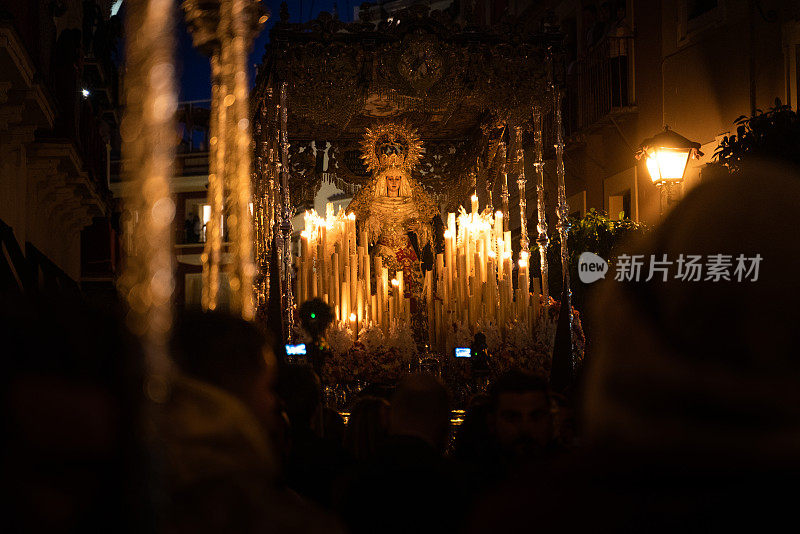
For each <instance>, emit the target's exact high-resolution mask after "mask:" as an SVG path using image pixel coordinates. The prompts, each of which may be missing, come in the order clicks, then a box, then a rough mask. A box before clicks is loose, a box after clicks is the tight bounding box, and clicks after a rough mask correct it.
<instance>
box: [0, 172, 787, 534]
mask: <svg viewBox="0 0 800 534" xmlns="http://www.w3.org/2000/svg"><path fill="white" fill-rule="evenodd" d="M765 169H766V168H765V167H761V168H760V169H758V170H754V169H749V170H747V169H745V170H743V171H742V172H741V173H739V174H738V175H733V176H730V177H726V178H725V179H724V180H715V181H711V182H708V183H704V184H701V185H699V186H698V187H696V188H695V189H694V190H693V191H691V192H690V193H689V194H688V195H687V197H686V198H685V199H684V200H683V201H682V202H681V203H680V204H678V205H677V206H676V207H675V208H674V209H673V210H672V212H671V213H670V214H669V215H668V216H667V217H666V218H665V220H664V221H663V222H662V224H661V225H659V227H658V228H656V229H655V230H654V231H653V232H652V233H651V234H649V235H648V236H646V237H645V238H644V239H643V240H642V241H641V242H639V243H635V244H633V245H632V246H633V247H634V250H637V251H638V253H641V254H644V255H651V254H652V255H658V256H660V255H662V254H666V255H668V256H677V255H679V254H682V253H683V254H686V253H692V254H732V255H733V254H739V253H744V254H750V255H753V254H760V256H761V257H762V258H763V260H762V265H761V271H760V276H759V278H758V280H756V281H751V282H746V283H745V282H737V281H736V280H728V281H725V280H722V281H720V282H713V281H699V282H696V283H687V282H682V281H677V280H669V281H667V282H662V281H660V280H659V279H653V280H650V281H642V282H617V281H615V280H613V279H610V277H609V280H606V281H604V282H602V284H603V287H602V288H601V290H600V297H599V298H598V300H597V301H596V302H595V303H594V304H595V305H594V309H593V310H590V313H592V317H593V320H594V322H595V323H594V324H596V327H595V328H594V329H593V331H594V332H596V339H593V340H590V343H591V346H590V350H589V352H588V356H587V364H586V368H585V369H584V372H583V373H582V375H581V381H580V383H578V384H575V386H574V387H573V388H571V389H570V390H569V394H568V395H566V396H564V395H560V394H557V393H555V392H553V391H552V390H551V388H550V385H549V384H548V380H547V377H543V376H536V375H532V374H530V373H527V372H524V371H521V370H511V371H508V372H506V373H505V374H502V375H500V376H496V377H492V378H491V383H490V385H489V387H488V389H487V390H486V391H485V392H480V393H478V394H476V395H474V396H473V397H472V398H471V399H470V401H469V404H468V405H467V406H464V407H461V408H465V409H466V413H465V416H464V418H463V422H462V423H461V425H460V426H458V427H457V428H456V429H454V428H453V425H452V423H451V419H452V412H451V410H452V409H453V408H456V407H455V406H452V404H451V395H450V393H449V392H448V390H447V388H446V387H445V386H444V385H443V383H442V382H441V381H440V380H439V379H438V378H437V377H435V376H433V375H430V374H425V373H416V374H410V375H408V376H406V377H405V378H403V379H402V380H401V381H400V382H399V383H398V384H396V385H395V387H393V388H389V389H386V390H380V392H379V391H378V390H373V391H369V392H365V393H364V394H363V395H362V396H361V397H360V398H358V399H356V400H355V401H354V403H353V405H352V408H351V411H350V413H349V418H348V420H347V421H346V422H345V420H344V419H343V417H342V415H340V414H339V413H337V412H336V411H335V410H332V409H330V408H328V407H326V406H325V403H324V402H323V394H322V391H323V388H322V385H321V383H320V378H319V376H318V375H317V373H316V372H315V371H314V366H312V365H303V364H292V365H289V364H288V363H287V362H286V361H284V359H283V358H282V357H280V352H279V351H276V349H275V344H274V340H273V339H272V338H271V337H270V335H269V334H268V333H267V331H266V329H263V330H262V329H261V328H260V327H259V326H258V325H257V324H255V323H250V322H246V321H243V320H241V319H239V318H234V317H231V316H228V315H225V314H223V313H217V312H213V313H212V312H209V313H200V312H185V313H182V314H180V315H179V316H178V317H177V318H176V321H175V324H174V326H173V334H172V342H171V345H170V354H171V356H172V359H173V361H174V362H175V367H176V369H175V372H174V374H173V376H172V379H171V383H170V390H169V394H168V395H167V397H166V400H164V401H163V402H158V403H157V402H154V401H152V400H148V399H147V396H146V395H145V394H144V392H143V384H144V383H145V381H144V376H145V375H144V373H145V371H144V366H143V363H142V361H143V360H142V353H141V351H140V349H139V345H138V344H137V340H136V339H135V338H134V336H132V335H131V334H130V333H128V331H127V330H126V329H125V325H124V321H123V320H122V318H121V316H116V315H114V314H113V313H109V312H108V311H106V312H104V313H100V312H98V311H96V310H93V309H92V308H91V307H89V306H87V305H85V304H80V303H75V302H70V303H64V302H54V301H41V300H37V301H36V302H32V301H26V302H24V303H14V305H13V306H12V305H11V304H10V303H6V304H8V305H5V306H4V307H3V312H2V313H3V316H2V319H3V320H2V321H0V343H2V347H3V364H4V372H3V373H2V374H0V381H1V382H2V408H0V409H1V410H2V412H1V416H0V421H2V427H3V428H2V432H1V433H0V435H2V436H3V437H2V438H1V439H2V447H1V448H0V451H1V452H0V454H2V469H3V479H4V486H5V488H6V490H7V491H6V492H5V493H6V497H5V498H4V499H3V500H2V515H0V530H2V531H3V532H45V531H46V532H167V533H189V532H193V533H197V532H247V533H250V532H253V533H255V532H279V533H283V532H287V533H295V532H297V533H299V532H311V533H316V532H334V533H338V532H353V533H367V532H370V533H373V532H469V533H471V532H523V531H524V532H533V531H543V532H550V531H557V530H558V531H567V532H572V531H577V530H579V529H580V530H586V529H592V530H593V531H597V530H599V531H614V532H619V531H636V532H652V531H656V532H666V531H676V530H678V529H680V530H690V531H695V530H703V531H718V530H723V529H734V528H735V529H741V528H758V529H759V530H765V529H770V530H771V529H772V528H777V526H778V525H782V521H785V520H787V519H788V520H790V519H792V516H793V510H794V505H795V503H796V497H797V492H798V490H797V489H796V488H797V482H798V481H800V477H798V468H799V467H800V359H798V356H797V355H798V349H797V347H798V346H800V334H798V332H800V329H798V328H797V325H798V324H800V321H799V320H800V311H799V310H800V308H798V306H797V302H796V300H795V298H796V297H797V296H798V295H800V277H798V275H797V272H796V270H797V268H798V266H800V247H798V244H797V238H796V236H797V235H798V233H797V231H796V229H795V220H796V216H795V210H796V207H797V206H798V205H800V180H798V177H797V175H796V174H792V172H790V171H786V170H784V169H768V170H765ZM488 357H491V354H489V355H488ZM376 392H377V393H381V392H385V394H376Z"/></svg>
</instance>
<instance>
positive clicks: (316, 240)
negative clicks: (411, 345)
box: [296, 196, 539, 351]
mask: <svg viewBox="0 0 800 534" xmlns="http://www.w3.org/2000/svg"><path fill="white" fill-rule="evenodd" d="M471 200H472V206H471V208H472V209H471V212H470V213H467V212H466V211H465V210H464V209H463V208H462V209H461V210H460V212H459V214H458V216H456V214H455V213H449V214H448V215H447V228H446V231H445V233H444V242H445V243H444V244H445V250H444V253H439V254H437V255H436V261H435V265H434V270H433V271H426V272H425V277H424V289H423V295H422V298H423V299H424V305H426V307H427V316H428V342H429V344H430V345H431V347H434V348H438V349H439V350H441V351H451V350H452V348H453V332H454V329H453V328H452V325H453V324H454V323H456V322H458V321H462V322H463V323H465V324H467V325H470V328H471V329H472V330H473V332H474V331H475V330H476V327H477V325H478V323H483V324H487V323H489V322H493V323H494V324H495V325H497V327H498V328H499V329H500V331H501V333H503V334H505V332H504V329H505V327H506V326H507V325H508V324H509V322H510V321H513V320H517V321H525V323H526V324H527V325H528V326H529V327H530V328H533V325H534V322H535V318H536V316H537V314H538V310H539V299H538V297H537V298H531V294H530V292H529V290H528V288H530V285H531V279H530V266H529V261H530V255H529V253H528V252H527V251H525V250H522V251H521V252H520V254H519V258H518V261H517V263H518V266H519V269H518V274H517V276H518V279H517V289H516V292H515V290H514V284H513V281H512V272H513V263H512V249H511V232H508V231H505V232H504V231H503V214H502V212H500V211H498V212H496V213H494V214H492V213H490V212H488V211H486V210H484V212H483V213H479V211H478V199H477V197H476V196H473V197H472V199H471ZM300 235H301V239H300V256H299V257H298V258H297V260H296V261H297V269H298V276H297V296H298V298H297V302H298V303H302V302H304V301H306V300H309V299H312V298H315V297H319V298H321V299H322V300H324V301H325V302H327V303H328V304H330V305H331V306H332V307H333V309H334V313H335V317H336V320H337V321H343V322H346V323H348V325H349V326H350V327H351V329H352V330H353V332H354V333H355V334H356V335H357V333H358V332H359V330H360V329H361V328H363V327H364V326H366V325H369V324H375V325H380V327H381V328H382V329H383V331H384V333H385V334H388V332H389V327H390V325H392V324H393V323H394V322H395V321H404V322H406V323H407V324H410V313H411V305H410V297H411V295H410V294H407V293H406V287H405V286H406V285H405V281H404V279H403V272H402V271H398V272H397V273H396V275H395V277H394V278H392V279H391V280H390V279H389V270H388V268H387V267H386V266H384V265H383V259H382V258H381V257H380V256H375V257H374V258H372V260H370V256H369V253H368V248H367V236H366V233H365V232H362V233H361V235H360V236H359V238H360V239H358V240H357V239H356V224H355V216H354V215H353V214H349V215H345V213H344V211H342V210H341V209H340V210H339V212H338V213H337V214H334V212H333V206H332V205H331V204H328V206H327V210H326V216H325V218H322V217H320V216H319V215H317V213H316V212H315V211H313V210H312V211H308V212H306V217H305V229H304V230H303V231H302V232H301V234H300ZM373 269H374V270H373ZM373 272H374V273H375V275H374V277H373V276H372V273H373ZM533 282H534V295H538V294H539V286H538V279H535V278H534V280H533ZM373 284H374V286H375V287H374V288H373V287H372V286H373ZM422 304H423V303H422V302H420V305H422Z"/></svg>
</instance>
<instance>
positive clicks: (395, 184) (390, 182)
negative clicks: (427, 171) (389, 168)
mask: <svg viewBox="0 0 800 534" xmlns="http://www.w3.org/2000/svg"><path fill="white" fill-rule="evenodd" d="M402 179H403V175H402V174H400V173H389V174H387V175H386V192H387V196H390V197H396V196H397V195H398V194H399V193H400V181H401V180H402Z"/></svg>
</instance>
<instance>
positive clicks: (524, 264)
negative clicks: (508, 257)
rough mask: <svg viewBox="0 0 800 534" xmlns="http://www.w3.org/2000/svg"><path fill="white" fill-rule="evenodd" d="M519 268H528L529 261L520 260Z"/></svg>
mask: <svg viewBox="0 0 800 534" xmlns="http://www.w3.org/2000/svg"><path fill="white" fill-rule="evenodd" d="M519 266H520V267H527V266H528V260H523V259H521V258H520V260H519Z"/></svg>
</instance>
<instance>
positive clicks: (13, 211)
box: [0, 0, 121, 294]
mask: <svg viewBox="0 0 800 534" xmlns="http://www.w3.org/2000/svg"><path fill="white" fill-rule="evenodd" d="M112 4H113V3H112V2H110V1H83V2H81V1H80V0H71V1H62V2H49V1H45V0H31V1H27V2H8V3H4V6H5V7H4V8H3V9H2V10H0V230H2V255H0V267H2V271H3V272H2V277H3V280H2V289H3V291H4V292H7V293H10V294H13V293H28V292H37V291H41V290H47V289H52V290H56V291H58V290H67V289H68V290H70V291H80V288H81V285H82V284H83V283H84V282H85V283H87V284H91V283H93V282H97V281H102V283H104V284H108V283H109V282H111V281H112V280H113V277H114V271H115V258H116V254H115V252H116V245H115V242H116V239H115V238H114V230H113V225H112V221H111V218H110V214H111V211H112V210H111V207H112V206H111V202H112V200H111V196H110V193H109V176H110V167H109V164H110V161H111V158H112V156H111V154H112V152H114V151H117V150H118V149H119V136H118V123H119V121H118V118H119V117H118V109H119V96H118V95H119V81H118V80H119V76H118V69H117V64H118V59H119V58H118V50H117V47H118V46H119V45H118V39H119V38H120V37H121V23H120V20H119V17H116V16H112V13H111V11H112Z"/></svg>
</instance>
